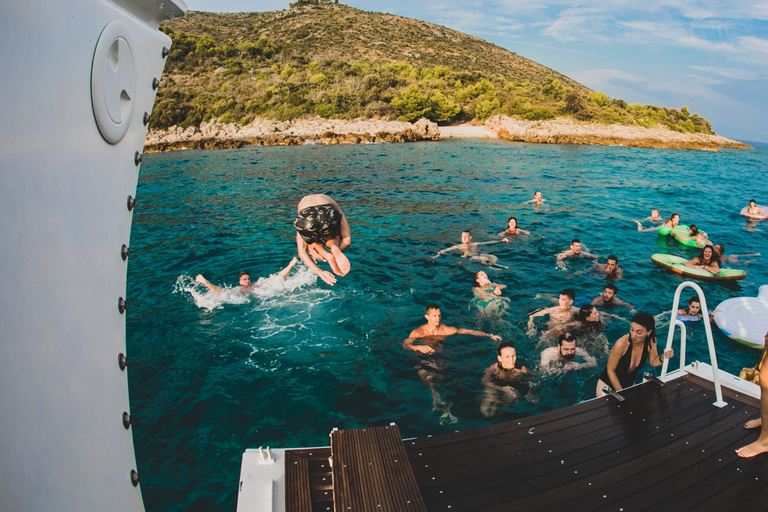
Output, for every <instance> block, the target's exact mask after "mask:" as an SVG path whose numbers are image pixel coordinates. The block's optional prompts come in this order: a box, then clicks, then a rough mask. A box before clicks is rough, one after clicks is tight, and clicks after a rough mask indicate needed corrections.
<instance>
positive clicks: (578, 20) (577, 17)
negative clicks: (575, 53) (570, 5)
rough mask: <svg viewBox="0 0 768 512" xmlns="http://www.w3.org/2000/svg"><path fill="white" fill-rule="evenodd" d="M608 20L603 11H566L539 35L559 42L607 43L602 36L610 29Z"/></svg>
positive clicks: (605, 38) (606, 38)
mask: <svg viewBox="0 0 768 512" xmlns="http://www.w3.org/2000/svg"><path fill="white" fill-rule="evenodd" d="M609 19H610V17H609V16H607V15H606V14H605V13H604V12H603V11H599V10H596V9H566V10H565V11H563V12H561V13H560V16H559V17H558V18H557V19H556V20H555V21H554V22H552V23H550V24H549V25H548V26H547V28H545V29H544V30H542V31H541V34H542V35H544V36H547V37H551V38H553V39H556V40H558V41H560V42H565V41H577V40H579V41H588V40H596V41H601V42H608V41H609V40H610V39H609V38H608V37H607V36H606V35H604V34H605V33H606V32H609V31H610V29H609V28H608V27H607V26H606V22H607V21H608V20H609Z"/></svg>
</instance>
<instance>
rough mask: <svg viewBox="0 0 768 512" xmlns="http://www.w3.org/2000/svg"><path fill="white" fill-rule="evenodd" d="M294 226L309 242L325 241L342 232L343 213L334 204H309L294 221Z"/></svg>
mask: <svg viewBox="0 0 768 512" xmlns="http://www.w3.org/2000/svg"><path fill="white" fill-rule="evenodd" d="M293 227H295V228H296V231H298V233H299V236H301V238H302V239H303V240H304V241H305V242H307V243H308V244H313V243H323V242H325V241H327V240H330V239H332V238H336V237H337V236H339V235H340V233H341V214H340V213H339V212H338V211H337V210H336V208H334V207H333V205H332V204H321V205H318V206H308V207H306V208H304V209H303V210H301V211H300V212H299V214H298V215H297V216H296V220H294V221H293Z"/></svg>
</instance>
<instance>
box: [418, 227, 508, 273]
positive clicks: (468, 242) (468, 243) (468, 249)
mask: <svg viewBox="0 0 768 512" xmlns="http://www.w3.org/2000/svg"><path fill="white" fill-rule="evenodd" d="M506 241H508V240H507V239H506V238H505V239H504V240H491V241H489V242H473V241H472V233H471V232H470V231H469V230H468V229H467V230H466V231H462V232H461V243H460V244H456V245H452V246H451V247H448V248H447V249H443V250H441V251H439V252H438V253H437V254H435V256H434V257H433V258H437V257H438V256H440V255H441V254H445V253H446V252H449V251H455V250H458V251H461V257H462V258H469V259H471V260H472V261H477V262H478V263H482V264H484V265H488V266H493V265H496V263H497V262H498V261H499V258H498V257H496V256H494V255H493V254H488V253H485V252H478V250H477V247H478V246H480V245H487V244H497V243H499V242H506Z"/></svg>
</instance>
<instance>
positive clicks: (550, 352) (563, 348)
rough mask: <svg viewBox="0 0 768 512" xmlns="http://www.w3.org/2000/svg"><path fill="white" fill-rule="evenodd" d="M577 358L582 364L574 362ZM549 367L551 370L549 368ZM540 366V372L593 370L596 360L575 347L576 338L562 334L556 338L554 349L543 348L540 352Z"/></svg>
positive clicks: (566, 333) (565, 333) (568, 334)
mask: <svg viewBox="0 0 768 512" xmlns="http://www.w3.org/2000/svg"><path fill="white" fill-rule="evenodd" d="M577 357H580V358H582V359H583V360H584V362H583V363H579V362H576V361H575V359H576V358H577ZM550 365H552V367H553V368H549V366H550ZM540 366H541V369H542V370H548V371H551V372H552V373H555V372H557V373H562V372H569V371H571V370H578V369H580V368H593V367H595V366H597V359H595V358H594V357H592V356H591V355H589V352H587V351H586V350H584V349H583V348H581V347H577V346H576V336H574V335H573V334H572V333H570V332H564V333H563V334H561V335H560V337H559V338H558V340H557V346H556V347H549V348H545V349H544V350H543V351H542V353H541V365H540Z"/></svg>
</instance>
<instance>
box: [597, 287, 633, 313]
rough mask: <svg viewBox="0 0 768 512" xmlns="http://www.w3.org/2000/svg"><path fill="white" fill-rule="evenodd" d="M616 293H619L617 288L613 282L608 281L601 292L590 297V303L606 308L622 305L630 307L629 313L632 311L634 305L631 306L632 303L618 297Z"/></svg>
mask: <svg viewBox="0 0 768 512" xmlns="http://www.w3.org/2000/svg"><path fill="white" fill-rule="evenodd" d="M617 293H619V289H618V288H617V287H616V285H615V284H613V283H608V284H606V285H605V287H604V288H603V294H602V295H598V296H597V297H595V298H594V299H592V305H593V306H599V307H601V308H608V309H611V308H613V307H614V306H624V307H625V308H628V309H630V313H634V312H635V308H634V306H632V304H630V303H629V302H625V301H623V300H621V299H620V298H618V297H617V296H616V294H617Z"/></svg>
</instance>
